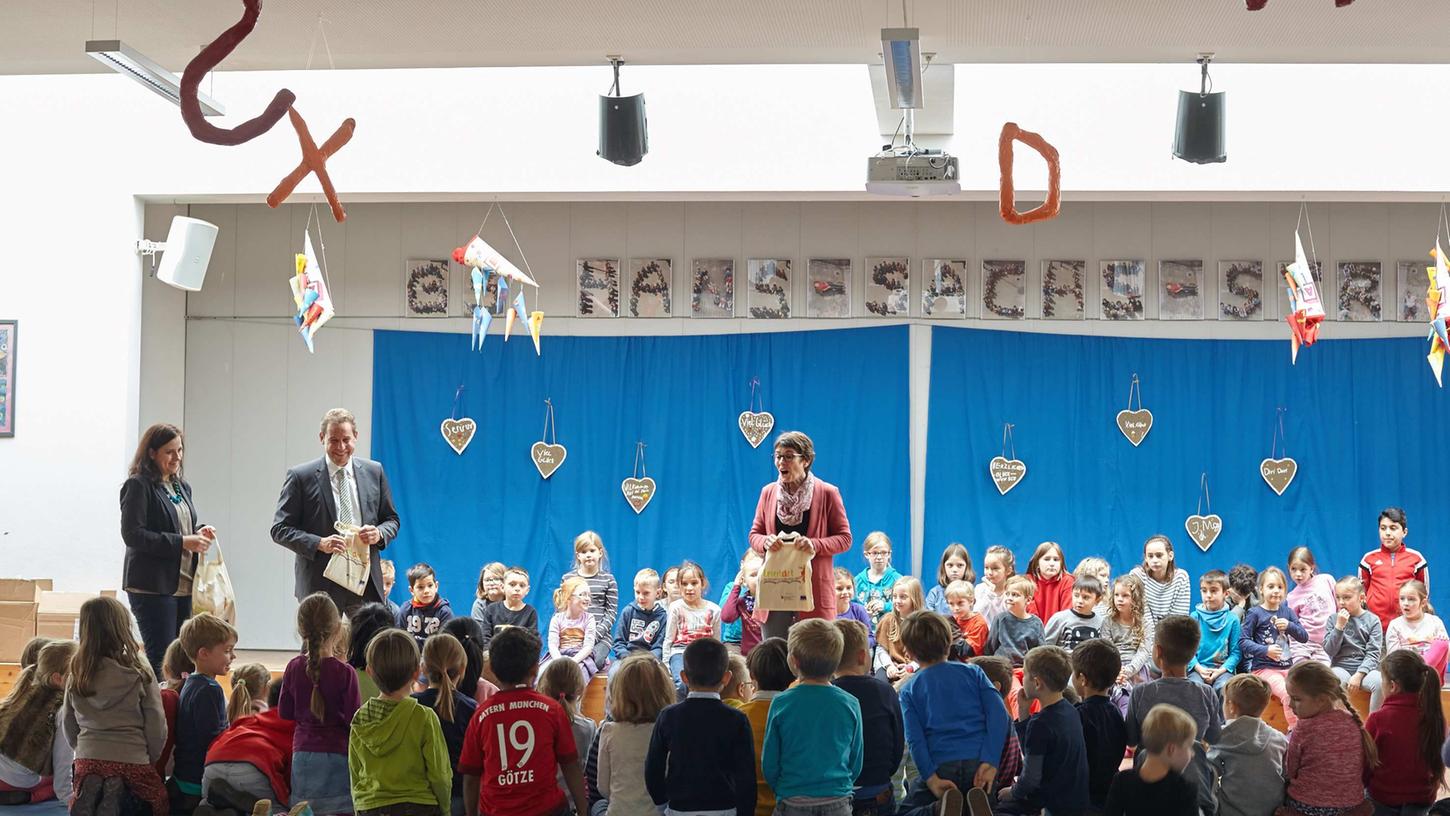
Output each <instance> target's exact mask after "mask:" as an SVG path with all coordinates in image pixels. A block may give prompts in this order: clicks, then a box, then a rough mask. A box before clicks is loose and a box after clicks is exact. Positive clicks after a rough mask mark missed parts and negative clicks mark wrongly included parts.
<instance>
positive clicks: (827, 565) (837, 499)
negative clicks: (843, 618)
mask: <svg viewBox="0 0 1450 816" xmlns="http://www.w3.org/2000/svg"><path fill="white" fill-rule="evenodd" d="M779 490H780V486H779V485H778V484H777V483H775V482H771V483H770V484H768V485H766V486H765V487H764V488H762V489H761V491H760V503H759V504H757V505H756V506H755V522H754V523H753V524H751V525H750V548H751V549H753V550H755V551H756V552H758V553H762V554H764V553H765V540H766V537H767V536H772V535H775V531H776V518H775V499H776V494H777V492H778V491H779ZM810 513H811V518H810V523H809V524H808V525H806V538H809V539H810V540H811V541H813V542H815V545H816V557H815V558H812V559H811V584H812V586H814V587H815V602H816V608H815V609H813V610H811V611H810V612H800V613H797V615H796V617H798V618H800V619H802V620H803V619H805V618H825V619H826V620H835V619H836V574H835V569H834V567H833V565H832V563H831V558H832V556H835V555H839V554H841V553H843V552H845V551H847V550H849V549H851V522H849V521H847V520H846V505H845V504H844V503H843V502H842V501H841V491H839V490H837V489H836V486H835V485H832V484H828V483H826V482H824V481H822V480H821V479H819V478H817V479H816V486H815V492H814V493H812V494H811V510H810ZM755 611H756V617H757V618H761V619H763V618H764V615H765V612H764V610H762V609H760V607H756V609H755Z"/></svg>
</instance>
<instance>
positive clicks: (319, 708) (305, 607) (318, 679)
mask: <svg viewBox="0 0 1450 816" xmlns="http://www.w3.org/2000/svg"><path fill="white" fill-rule="evenodd" d="M341 631H342V616H341V615H340V614H338V611H337V604H335V603H333V601H332V599H331V598H329V597H328V596H327V593H325V592H314V593H312V594H311V595H308V596H307V597H306V598H303V599H302V603H300V604H298V606H297V634H298V636H299V637H301V638H302V650H303V653H302V654H300V655H298V656H296V657H294V658H292V661H291V662H290V663H288V664H287V669H286V671H284V672H283V673H282V694H281V697H280V698H279V699H278V700H277V709H278V712H279V713H280V714H281V715H282V718H283V719H285V720H293V721H295V722H296V723H297V730H296V731H295V732H294V734H293V737H292V751H293V756H292V801H294V802H301V801H304V800H305V801H307V802H310V803H311V804H312V811H313V812H314V813H316V814H317V816H331V815H332V814H338V813H352V812H353V807H352V787H351V782H350V780H349V777H348V769H347V739H348V731H349V727H350V726H351V725H352V716H353V714H355V713H357V710H358V706H359V705H361V703H362V701H361V700H360V699H359V696H358V685H357V673H356V672H354V671H353V668H352V667H351V666H349V665H348V664H346V663H344V662H342V661H341V660H338V659H337V658H335V657H331V654H332V653H333V651H334V648H333V647H334V646H335V645H336V643H335V641H336V640H337V638H338V636H339V634H340V633H341Z"/></svg>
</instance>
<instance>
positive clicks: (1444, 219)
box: [1435, 198, 1450, 243]
mask: <svg viewBox="0 0 1450 816" xmlns="http://www.w3.org/2000/svg"><path fill="white" fill-rule="evenodd" d="M1442 227H1443V228H1444V231H1445V237H1446V238H1450V214H1447V213H1446V211H1445V199H1444V198H1441V199H1440V220H1439V221H1436V222H1435V242H1436V243H1439V242H1440V231H1441V228H1442Z"/></svg>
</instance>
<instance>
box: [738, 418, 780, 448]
mask: <svg viewBox="0 0 1450 816" xmlns="http://www.w3.org/2000/svg"><path fill="white" fill-rule="evenodd" d="M738 422H739V423H740V432H741V433H743V434H745V441H746V442H749V443H750V447H752V448H758V447H760V443H761V442H764V441H765V438H766V437H767V436H770V430H771V429H772V428H774V427H775V416H774V415H772V414H771V413H770V412H769V411H741V412H740V419H739V420H738Z"/></svg>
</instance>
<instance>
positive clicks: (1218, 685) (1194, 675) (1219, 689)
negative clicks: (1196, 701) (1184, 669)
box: [1188, 669, 1234, 701]
mask: <svg viewBox="0 0 1450 816" xmlns="http://www.w3.org/2000/svg"><path fill="white" fill-rule="evenodd" d="M1188 679H1189V680H1191V681H1193V682H1194V683H1197V684H1198V685H1200V686H1208V687H1209V688H1212V689H1213V692H1214V693H1215V694H1217V695H1218V699H1219V700H1220V701H1222V700H1223V687H1224V686H1226V685H1228V681H1230V680H1232V679H1234V673H1233V672H1224V673H1223V674H1220V675H1219V676H1218V677H1215V678H1213V683H1211V684H1210V683H1209V682H1208V681H1206V680H1204V679H1203V675H1201V674H1199V673H1198V671H1197V670H1196V669H1189V670H1188Z"/></svg>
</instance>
